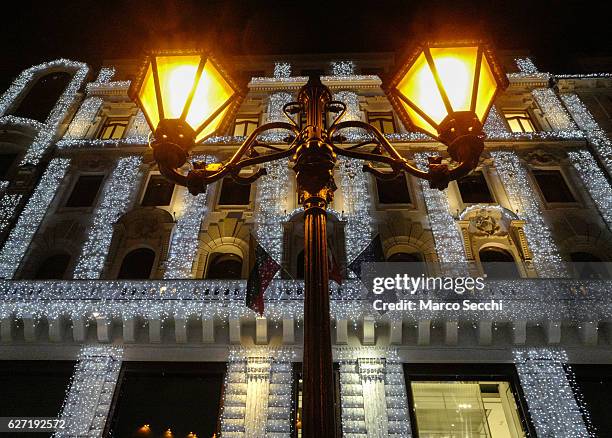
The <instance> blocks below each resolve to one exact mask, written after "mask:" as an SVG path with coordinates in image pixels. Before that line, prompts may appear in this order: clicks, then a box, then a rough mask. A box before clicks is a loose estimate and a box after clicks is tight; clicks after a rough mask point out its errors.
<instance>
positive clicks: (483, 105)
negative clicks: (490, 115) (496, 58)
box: [476, 54, 497, 123]
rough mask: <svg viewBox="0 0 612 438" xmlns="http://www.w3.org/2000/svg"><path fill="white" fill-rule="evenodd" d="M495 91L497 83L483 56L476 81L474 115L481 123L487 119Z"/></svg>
mask: <svg viewBox="0 0 612 438" xmlns="http://www.w3.org/2000/svg"><path fill="white" fill-rule="evenodd" d="M496 89H497V81H496V80H495V76H493V72H492V71H491V66H490V65H489V61H488V60H487V57H486V56H484V54H483V56H482V62H481V64H480V78H479V80H478V98H477V100H476V115H477V116H478V119H479V120H480V121H481V122H483V123H484V120H485V118H486V117H487V114H486V113H487V110H488V109H489V105H490V104H491V100H493V96H495V90H496Z"/></svg>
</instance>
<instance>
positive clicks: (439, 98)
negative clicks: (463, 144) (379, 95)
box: [388, 42, 508, 158]
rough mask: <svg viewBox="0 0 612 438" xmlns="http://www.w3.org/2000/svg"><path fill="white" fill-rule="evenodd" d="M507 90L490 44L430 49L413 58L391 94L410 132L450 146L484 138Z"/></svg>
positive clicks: (421, 48)
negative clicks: (469, 138)
mask: <svg viewBox="0 0 612 438" xmlns="http://www.w3.org/2000/svg"><path fill="white" fill-rule="evenodd" d="M507 86H508V79H507V77H506V75H505V74H504V73H503V71H502V69H501V68H500V66H499V63H498V62H497V61H496V59H495V58H494V56H493V52H492V51H491V49H490V48H489V47H488V46H487V45H486V44H484V43H482V42H471V43H462V44H459V45H448V44H433V43H428V44H425V45H421V46H419V47H418V49H417V50H415V51H414V52H413V53H412V55H411V57H410V58H409V61H408V62H407V63H406V64H405V65H404V67H403V68H402V69H401V70H400V71H399V72H398V74H397V75H396V76H395V78H394V79H393V80H392V81H391V83H390V84H389V87H388V92H389V96H390V99H391V102H392V103H393V105H394V107H395V109H396V111H397V112H398V114H399V115H400V117H401V118H402V121H403V122H404V123H405V124H406V126H409V127H410V128H412V129H415V130H417V131H421V132H424V133H425V134H427V135H429V136H431V137H433V138H435V139H437V140H439V141H441V142H442V143H444V144H446V145H449V146H450V145H451V144H453V143H454V142H455V141H456V140H457V139H458V138H460V137H461V136H463V135H469V136H477V137H478V136H482V125H483V124H484V121H485V119H486V117H487V114H488V113H489V110H490V108H491V105H492V104H493V101H494V100H495V97H496V95H497V93H498V92H499V91H500V90H503V89H505V88H506V87H507ZM449 152H451V151H450V149H449ZM451 155H452V152H451ZM453 158H454V157H453Z"/></svg>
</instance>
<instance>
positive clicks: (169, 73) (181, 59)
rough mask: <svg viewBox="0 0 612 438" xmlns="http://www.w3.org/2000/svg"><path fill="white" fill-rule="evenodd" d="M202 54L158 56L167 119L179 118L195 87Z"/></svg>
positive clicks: (160, 84) (158, 69)
mask: <svg viewBox="0 0 612 438" xmlns="http://www.w3.org/2000/svg"><path fill="white" fill-rule="evenodd" d="M198 65H200V56H158V57H157V72H158V75H159V89H160V92H161V96H162V103H163V106H164V117H165V118H166V119H178V118H179V117H181V114H182V113H183V109H184V108H185V103H186V102H187V98H188V97H189V93H191V90H192V89H193V82H194V80H195V76H196V72H197V70H198Z"/></svg>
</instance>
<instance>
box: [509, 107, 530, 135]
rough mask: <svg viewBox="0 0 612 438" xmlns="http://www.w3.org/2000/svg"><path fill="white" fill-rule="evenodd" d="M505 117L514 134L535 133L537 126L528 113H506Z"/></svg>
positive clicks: (511, 111)
mask: <svg viewBox="0 0 612 438" xmlns="http://www.w3.org/2000/svg"><path fill="white" fill-rule="evenodd" d="M504 117H505V118H506V121H507V122H508V126H510V130H511V131H512V132H534V131H535V126H534V125H533V122H532V121H531V117H530V116H529V113H528V112H527V111H514V110H509V111H504Z"/></svg>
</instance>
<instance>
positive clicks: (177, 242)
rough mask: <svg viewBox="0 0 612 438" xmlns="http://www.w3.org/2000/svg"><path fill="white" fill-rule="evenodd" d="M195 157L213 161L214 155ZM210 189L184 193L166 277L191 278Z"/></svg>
mask: <svg viewBox="0 0 612 438" xmlns="http://www.w3.org/2000/svg"><path fill="white" fill-rule="evenodd" d="M193 158H194V159H197V160H200V161H204V162H213V161H214V159H215V158H214V157H207V156H198V157H193ZM207 194H208V190H207V191H205V192H204V193H200V194H199V195H197V196H193V195H192V194H191V193H189V191H187V190H185V192H184V193H183V211H182V213H181V216H180V217H179V219H178V220H177V221H176V225H175V226H174V229H173V230H172V237H171V238H170V248H169V250H168V262H167V265H166V271H165V272H164V278H166V279H174V278H191V277H192V268H193V262H194V261H195V258H196V256H197V254H198V244H199V243H200V241H199V234H200V227H201V226H202V219H203V218H204V216H205V215H206V214H207V213H208V208H207V207H206V200H207Z"/></svg>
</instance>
